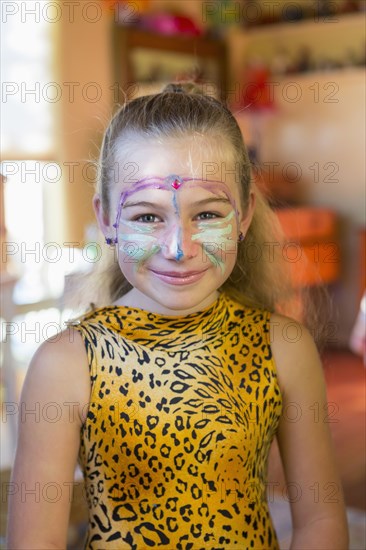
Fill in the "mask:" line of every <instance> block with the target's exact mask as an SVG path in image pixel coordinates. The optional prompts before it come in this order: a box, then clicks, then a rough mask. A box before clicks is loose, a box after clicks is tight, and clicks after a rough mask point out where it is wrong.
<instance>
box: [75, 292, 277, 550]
mask: <svg viewBox="0 0 366 550" xmlns="http://www.w3.org/2000/svg"><path fill="white" fill-rule="evenodd" d="M269 317H270V313H269V312H267V311H263V310H259V309H246V308H244V307H243V306H242V305H240V304H238V303H236V302H234V301H233V300H232V299H231V298H229V297H228V296H226V295H225V294H221V295H220V296H219V298H218V299H217V300H216V302H214V304H213V305H211V306H210V307H208V308H206V309H204V310H202V311H200V312H197V313H193V314H190V315H188V316H185V317H177V316H164V315H160V314H155V313H149V312H147V311H144V310H141V309H133V308H129V307H126V306H109V307H105V308H103V309H98V310H95V311H94V312H92V313H90V314H88V315H86V316H85V317H84V318H83V319H82V320H81V321H78V324H76V325H75V328H76V329H77V330H79V331H80V332H81V334H82V337H83V339H84V342H85V346H86V350H87V354H88V359H89V366H90V380H91V401H90V405H89V409H88V414H87V420H86V422H85V424H84V426H83V428H82V431H81V447H80V455H79V459H80V463H81V465H82V468H83V472H84V476H85V484H86V494H87V499H88V506H89V529H88V534H87V541H86V545H85V548H86V549H88V550H112V549H113V550H114V549H121V550H122V549H133V550H143V549H147V548H166V549H169V550H201V549H202V550H203V549H205V550H206V549H210V550H231V549H232V550H234V549H252V548H253V549H262V550H272V549H278V542H277V538H276V533H275V531H274V528H273V525H272V522H271V518H270V515H269V511H268V506H267V501H266V474H267V458H268V452H269V448H270V444H271V441H272V439H273V437H274V434H275V432H276V429H277V426H278V422H279V418H280V415H281V410H282V399H281V393H280V389H279V385H278V381H277V376H276V368H275V365H274V361H273V358H272V353H271V347H270V338H269Z"/></svg>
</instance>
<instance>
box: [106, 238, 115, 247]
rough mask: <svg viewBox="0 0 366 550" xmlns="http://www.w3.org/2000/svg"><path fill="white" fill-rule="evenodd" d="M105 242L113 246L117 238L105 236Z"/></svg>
mask: <svg viewBox="0 0 366 550" xmlns="http://www.w3.org/2000/svg"><path fill="white" fill-rule="evenodd" d="M105 242H106V243H107V244H109V245H110V246H113V245H115V244H116V243H117V239H116V238H114V239H112V238H111V237H106V238H105Z"/></svg>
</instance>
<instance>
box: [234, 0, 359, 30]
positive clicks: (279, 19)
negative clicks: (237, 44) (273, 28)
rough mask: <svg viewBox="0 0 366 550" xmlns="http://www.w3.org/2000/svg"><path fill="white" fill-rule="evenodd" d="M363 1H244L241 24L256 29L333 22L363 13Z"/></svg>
mask: <svg viewBox="0 0 366 550" xmlns="http://www.w3.org/2000/svg"><path fill="white" fill-rule="evenodd" d="M365 10H366V8H365V1H364V0H314V1H313V2H311V1H310V0H297V1H296V2H287V1H285V0H282V2H280V1H278V0H277V1H276V2H263V1H262V0H244V4H243V8H242V17H241V19H242V23H243V24H244V26H247V27H257V26H263V25H272V24H278V23H295V24H296V23H298V22H301V21H303V20H306V19H313V20H314V21H329V22H335V21H336V19H337V17H338V16H341V15H343V14H349V13H357V12H360V11H361V12H362V11H365Z"/></svg>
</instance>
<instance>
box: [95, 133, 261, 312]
mask: <svg viewBox="0 0 366 550" xmlns="http://www.w3.org/2000/svg"><path fill="white" fill-rule="evenodd" d="M133 145H134V146H133V148H132V147H131V149H130V150H131V151H132V152H130V153H129V155H128V159H127V160H123V161H122V162H121V161H120V160H119V159H118V158H117V163H118V164H117V163H116V166H117V165H118V166H119V170H118V172H119V177H118V178H116V179H117V180H118V183H117V184H116V185H115V187H114V188H113V191H112V193H111V213H110V218H109V219H108V220H105V219H103V216H102V214H101V207H100V202H99V197H98V196H96V197H95V201H94V202H95V208H96V212H97V216H98V220H99V223H100V225H101V229H102V231H103V233H104V234H105V236H108V237H112V238H116V240H117V243H116V247H117V251H118V262H119V265H120V268H121V271H122V273H123V274H124V276H125V278H126V279H127V280H128V281H129V282H130V283H131V285H132V286H133V287H134V288H133V289H132V290H131V291H130V292H128V293H127V294H126V295H124V296H122V297H121V299H120V300H118V302H117V303H118V304H120V305H129V306H134V307H140V308H142V309H146V310H149V311H153V312H155V313H163V314H167V315H187V314H189V313H193V312H195V311H199V310H200V309H203V308H205V307H207V306H209V305H210V304H211V303H213V302H214V301H215V299H216V298H217V297H218V288H219V287H220V286H221V285H222V284H223V283H224V282H225V281H226V279H227V278H228V277H229V275H230V273H231V272H232V270H233V268H234V265H235V262H236V256H237V242H238V236H239V233H240V232H242V233H243V234H245V233H246V231H247V229H248V226H249V224H250V221H251V218H252V213H253V207H254V204H253V203H254V199H253V195H251V199H250V201H249V206H248V209H247V211H246V212H243V211H242V208H241V204H240V195H239V183H238V178H239V176H238V174H237V171H235V163H234V162H233V161H231V160H230V155H229V154H223V152H222V151H223V148H221V147H219V146H217V145H216V146H215V144H214V143H213V142H212V141H210V140H209V141H208V140H207V138H206V139H205V140H203V138H200V137H192V138H188V137H187V138H185V139H184V140H183V139H180V140H165V141H164V142H161V143H157V142H155V143H154V144H149V143H148V142H147V141H145V140H139V141H135V142H134V144H133Z"/></svg>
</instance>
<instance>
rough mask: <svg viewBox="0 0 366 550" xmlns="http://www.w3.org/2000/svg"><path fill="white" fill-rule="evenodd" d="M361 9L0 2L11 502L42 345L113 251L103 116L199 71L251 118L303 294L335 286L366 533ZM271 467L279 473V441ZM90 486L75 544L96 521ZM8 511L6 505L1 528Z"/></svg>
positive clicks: (338, 3)
mask: <svg viewBox="0 0 366 550" xmlns="http://www.w3.org/2000/svg"><path fill="white" fill-rule="evenodd" d="M365 11H366V5H365V1H363V0H334V1H328V0H316V1H308V0H293V1H291V2H290V1H288V0H276V1H269V0H236V1H230V0H214V1H210V2H208V1H206V2H205V1H201V0H189V1H187V2H186V1H185V2H183V1H175V0H134V1H132V0H131V1H113V0H111V1H109V0H95V1H88V0H82V1H81V2H77V1H67V2H66V1H61V0H59V1H53V2H49V1H47V0H41V1H33V0H27V1H20V0H19V1H6V0H3V1H2V2H1V66H2V69H1V78H2V87H1V93H2V99H1V119H2V122H1V131H2V135H1V165H0V172H1V183H0V185H1V188H0V189H1V228H0V231H1V264H0V265H1V341H2V353H1V379H0V380H1V404H2V423H1V430H2V435H3V438H2V446H1V457H0V458H1V475H2V483H1V489H2V491H3V495H2V502H3V503H5V502H6V492H7V490H8V489H7V487H8V486H7V485H6V483H7V480H8V478H9V472H10V469H11V465H12V461H13V456H14V449H15V441H16V423H17V413H18V400H19V396H20V391H21V386H22V383H23V380H24V376H25V373H26V370H27V367H28V364H29V361H30V358H31V356H32V355H33V353H34V351H35V349H36V348H37V347H38V346H39V344H40V343H41V342H42V341H43V340H45V339H47V338H49V337H51V336H53V335H55V334H57V332H59V331H60V330H62V329H63V328H64V327H63V323H64V321H65V319H67V318H69V317H70V316H72V315H74V314H75V310H74V309H73V307H72V305H71V302H70V300H69V295H70V292H71V290H72V287H73V281H74V280H75V278H76V277H77V276H78V275H79V274H81V273H84V272H88V271H89V270H90V269H92V268H93V266H94V265H95V263H96V262H98V261H99V259H100V257H101V255H102V253H103V248H102V246H101V244H100V243H99V237H98V230H97V227H96V223H95V219H94V215H93V211H92V206H91V199H92V196H93V193H94V183H95V176H96V169H95V161H96V159H97V156H98V149H99V147H100V143H101V138H102V134H103V130H104V129H105V127H106V125H107V124H108V121H109V119H110V117H111V115H112V114H113V113H114V112H115V110H116V109H117V107H118V105H120V104H121V103H123V101H125V100H126V99H129V98H133V97H136V96H138V95H144V94H147V93H152V92H155V91H158V90H159V89H161V87H162V86H163V85H164V84H165V83H166V82H169V81H172V80H173V81H174V80H179V79H181V78H193V79H194V80H195V81H196V82H197V83H198V84H199V85H201V86H202V88H203V90H204V91H206V92H207V93H209V94H212V95H214V96H216V97H219V98H221V99H223V100H224V101H226V102H227V104H228V105H229V107H230V108H231V109H232V112H233V113H234V115H235V116H236V118H237V121H238V123H239V125H240V127H241V129H242V132H243V135H244V138H245V140H246V143H247V145H248V148H249V151H250V155H251V160H252V163H253V177H254V178H255V180H256V182H257V184H258V186H259V187H260V188H261V189H262V191H263V192H264V193H265V194H266V195H267V197H268V199H269V201H270V202H271V204H272V205H273V207H274V209H275V211H276V213H277V215H278V217H279V220H280V223H281V224H282V227H283V230H284V232H285V235H286V238H287V240H288V243H287V245H286V247H285V248H284V254H285V257H286V259H287V260H288V261H289V262H290V263H291V265H292V268H293V278H294V283H295V286H296V288H297V289H298V296H297V299H298V300H299V302H301V297H302V295H303V290H304V289H310V291H311V292H312V291H314V295H316V290H317V288H318V287H320V285H322V284H325V285H326V287H327V289H328V291H329V294H330V296H331V299H332V304H333V309H332V318H331V320H330V321H329V322H328V323H327V326H326V327H322V328H323V329H324V330H323V332H325V347H324V349H323V352H322V359H323V364H324V369H325V375H326V380H327V385H328V401H329V403H330V408H329V410H328V411H323V412H321V416H322V417H323V421H326V422H330V426H331V429H332V433H333V436H334V441H335V446H336V452H337V459H338V461H339V465H340V469H341V475H342V482H343V484H344V490H345V495H346V503H347V506H348V513H349V520H350V525H352V545H351V548H354V549H357V548H364V547H366V542H365V531H364V528H365V509H366V503H365V496H364V495H365V420H364V418H365V384H364V382H365V370H364V355H365V315H366V314H365V303H364V301H363V303H362V297H363V295H364V291H365V44H366V39H365ZM362 304H363V305H362ZM314 330H315V333H314V336H315V338H316V337H317V333H316V331H317V328H316V327H314ZM271 476H273V479H276V480H277V479H282V477H281V476H282V473H281V471H280V466H279V464H278V456H277V454H276V450H275V449H274V452H273V459H272V462H271ZM282 481H283V480H282ZM80 487H81V485H80V482H79V481H78V478H76V484H75V491H76V493H75V495H76V497H75V499H74V502H73V508H72V517H71V522H70V548H79V547H80V548H81V546H80V545H81V542H80V540H81V539H82V536H83V530H84V528H85V502H84V501H83V498H81V497H80V494H81V493H80V494H79V493H78V491H79V492H80V491H81V489H80ZM4 492H5V493H4ZM78 495H79V498H78ZM277 497H278V498H277ZM285 497H286V495H285V491H284V490H281V488H280V489H279V490H278V491H277V493H276V499H275V500H276V502H274V503H273V506H274V508H273V514H274V516H275V518H276V522H277V525H278V529H279V530H280V534H281V540H282V541H283V543H282V544H283V548H285V547H286V545H288V539H289V532H290V529H291V525H290V522H289V514H288V502H287V501H286V498H285ZM5 521H6V506H5V507H4V511H3V514H2V516H1V535H2V536H3V534H4V525H5ZM2 540H3V539H2Z"/></svg>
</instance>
